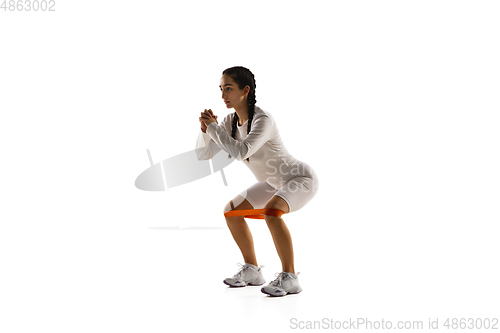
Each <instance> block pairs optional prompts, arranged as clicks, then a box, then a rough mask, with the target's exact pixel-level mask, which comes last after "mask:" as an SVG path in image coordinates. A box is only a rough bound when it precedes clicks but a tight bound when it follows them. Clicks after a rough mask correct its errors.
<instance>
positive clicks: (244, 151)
mask: <svg viewBox="0 0 500 333" xmlns="http://www.w3.org/2000/svg"><path fill="white" fill-rule="evenodd" d="M254 110H255V111H254V116H253V121H252V128H251V129H250V133H247V129H248V120H247V121H246V122H245V123H244V124H243V125H241V126H240V125H239V124H238V123H237V130H236V135H235V139H233V138H232V137H231V131H232V124H233V117H234V112H232V113H230V114H228V115H227V116H226V117H225V118H224V119H223V120H222V121H221V122H220V124H217V123H215V122H213V123H211V124H210V125H208V127H207V129H206V133H203V131H202V130H201V128H200V133H199V135H198V140H197V142H196V152H197V156H198V160H207V159H210V158H212V157H214V156H215V155H216V154H217V153H219V152H220V151H221V150H224V151H226V152H227V153H228V154H230V155H231V156H232V157H234V158H236V160H238V161H243V163H245V165H246V166H247V167H248V168H249V169H250V171H252V173H253V174H254V175H255V177H256V178H257V180H258V181H259V183H258V184H255V185H254V186H253V187H252V188H249V189H248V190H247V191H245V192H243V193H242V194H240V195H241V196H243V197H245V198H246V199H248V201H249V202H250V203H251V204H252V205H253V206H254V208H256V209H257V208H258V207H261V206H263V205H264V204H265V203H266V202H267V200H269V198H270V196H272V195H273V193H274V194H276V195H278V196H280V197H282V198H283V199H285V200H286V201H287V203H288V205H289V207H290V211H294V210H298V209H300V208H301V207H303V206H304V205H305V204H306V203H307V202H308V201H309V200H311V199H312V197H313V196H314V195H315V193H316V191H317V187H318V180H317V176H316V173H315V172H314V170H313V169H312V168H311V167H310V166H309V165H308V164H307V163H304V162H302V161H299V160H297V159H296V158H294V157H293V156H292V155H291V154H290V153H289V152H288V150H287V149H286V147H285V145H284V143H283V141H282V140H281V137H280V134H279V131H278V126H277V125H276V122H275V121H274V118H273V117H272V115H271V114H270V113H269V112H266V111H264V110H262V109H261V108H260V107H258V106H257V105H255V109H254ZM247 158H250V160H249V161H247V160H246V159H247ZM285 184H287V186H286V188H285V186H284V185H285ZM273 189H274V190H279V191H277V192H276V191H274V192H272V190H273Z"/></svg>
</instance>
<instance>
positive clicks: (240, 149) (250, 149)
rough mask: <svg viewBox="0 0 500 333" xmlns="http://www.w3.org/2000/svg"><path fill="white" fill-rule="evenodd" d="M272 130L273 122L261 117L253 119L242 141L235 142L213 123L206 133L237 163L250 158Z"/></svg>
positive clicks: (223, 129)
mask: <svg viewBox="0 0 500 333" xmlns="http://www.w3.org/2000/svg"><path fill="white" fill-rule="evenodd" d="M272 129H273V121H272V119H271V118H269V117H268V116H267V115H261V116H259V117H257V118H254V123H253V124H252V128H251V129H250V133H248V135H247V137H246V138H245V139H244V140H243V141H241V142H240V141H238V140H235V139H233V138H232V137H231V135H230V134H229V133H227V132H226V130H225V128H224V127H222V126H219V125H217V124H215V123H211V124H209V125H208V127H207V133H206V134H208V135H209V136H210V138H211V139H212V140H213V141H214V142H215V143H216V144H217V146H219V147H220V148H221V149H224V150H225V151H227V152H228V153H229V154H231V156H233V157H235V158H236V159H237V160H238V161H243V160H245V159H247V158H248V157H250V156H252V155H253V154H254V153H255V152H256V151H257V150H259V149H260V148H261V147H262V146H263V145H264V144H265V143H266V142H267V141H268V140H269V138H270V137H271V135H272Z"/></svg>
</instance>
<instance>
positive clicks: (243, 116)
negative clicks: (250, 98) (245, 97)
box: [234, 104, 248, 126]
mask: <svg viewBox="0 0 500 333" xmlns="http://www.w3.org/2000/svg"><path fill="white" fill-rule="evenodd" d="M234 110H235V111H236V114H237V115H238V123H239V125H240V126H241V125H243V124H244V123H245V122H246V121H247V120H248V105H245V104H243V105H241V106H238V107H234Z"/></svg>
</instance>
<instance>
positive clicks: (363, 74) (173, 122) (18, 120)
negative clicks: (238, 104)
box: [0, 0, 500, 333]
mask: <svg viewBox="0 0 500 333" xmlns="http://www.w3.org/2000/svg"><path fill="white" fill-rule="evenodd" d="M54 8H55V12H40V11H38V12H33V11H31V12H26V11H8V10H7V11H3V10H2V11H0V37H1V39H0V43H1V44H0V45H1V49H0V64H1V69H0V110H1V121H0V139H1V141H0V142H1V159H2V161H1V171H2V172H1V176H0V177H1V183H0V184H1V187H0V189H1V196H2V205H1V206H2V208H1V210H0V212H1V230H0V267H1V268H0V269H1V273H0V313H1V319H0V331H2V332H8V333H14V332H41V331H44V332H148V333H153V332H190V331H195V330H196V329H203V328H208V327H212V326H213V327H216V328H217V331H219V332H235V331H241V332H254V331H255V330H259V331H262V330H264V331H266V332H267V331H271V330H272V331H275V332H284V331H287V330H292V328H293V327H292V325H291V319H292V318H297V320H300V321H302V322H303V325H305V322H306V321H314V320H316V321H320V320H322V319H323V318H333V319H335V320H349V319H354V320H356V318H366V319H367V320H371V321H381V320H382V319H384V320H385V321H388V320H390V321H392V322H393V325H396V323H397V321H398V320H410V321H417V320H421V321H423V323H424V325H425V326H424V327H425V328H427V325H428V320H429V318H432V319H436V318H439V324H440V325H441V324H442V323H443V322H444V320H445V319H446V318H469V317H472V318H478V317H479V318H492V317H495V316H496V317H497V318H498V314H499V313H500V312H499V310H500V303H499V296H500V290H499V284H498V281H499V280H500V272H499V267H498V253H500V252H499V248H500V245H499V241H498V234H499V233H498V232H499V227H498V224H499V222H500V220H499V217H500V212H499V202H500V201H499V199H500V193H499V185H500V176H499V172H498V170H500V156H499V143H500V134H499V130H498V128H499V125H500V124H499V120H500V116H499V106H500V99H499V89H500V81H499V77H500V62H499V61H498V59H500V46H499V43H498V41H499V38H500V20H499V19H498V18H499V15H500V5H499V3H498V2H497V1H308V2H305V1H246V2H243V1H238V2H236V1H204V2H202V1H154V0H147V1H141V2H139V1H109V0H107V1H57V0H56V4H55V7H54ZM232 66H244V67H247V68H249V69H250V70H251V71H252V72H253V73H254V75H255V78H256V83H257V89H256V97H257V105H259V106H260V107H262V108H263V109H264V110H266V111H268V112H270V113H271V114H272V115H273V116H274V118H275V119H276V121H277V124H278V127H279V129H280V133H281V136H282V138H283V140H284V142H285V145H286V147H287V148H288V150H289V151H290V153H291V154H292V155H293V156H294V157H296V158H297V159H299V160H303V161H305V162H307V163H308V164H309V165H311V166H312V167H313V168H314V169H315V171H316V172H317V174H318V176H319V179H320V181H321V182H320V188H319V192H318V194H317V196H316V197H315V198H314V199H313V200H312V201H311V202H310V203H308V204H307V205H306V206H305V207H304V208H303V209H301V210H300V211H297V212H294V213H292V214H289V215H286V216H285V217H284V220H285V222H286V223H287V225H288V227H289V229H290V232H291V234H292V238H293V242H294V250H295V267H296V269H297V271H300V272H301V274H300V275H299V280H300V282H301V285H302V287H303V292H302V293H301V294H298V295H292V296H286V297H283V298H270V297H268V296H266V295H264V294H262V293H261V292H260V290H259V289H260V288H259V287H253V288H250V287H249V288H243V289H229V288H227V286H225V285H224V284H223V283H222V280H223V279H224V278H226V277H229V276H232V275H233V274H234V273H236V271H237V269H238V267H237V266H236V263H237V262H242V260H243V259H242V257H241V254H240V252H239V250H238V248H237V246H236V244H235V242H234V241H233V239H232V237H231V234H230V232H229V231H228V229H227V226H226V224H225V220H224V218H223V215H222V211H223V208H224V206H225V205H226V203H227V202H228V201H229V200H230V199H232V198H233V197H234V196H235V195H236V194H238V193H239V192H241V191H242V190H244V189H246V188H247V187H249V186H251V185H252V184H254V183H255V182H256V179H255V178H254V176H253V174H252V173H251V172H250V171H249V170H248V169H247V168H246V167H245V166H244V165H243V164H242V163H241V162H235V163H233V164H231V165H230V166H228V167H227V168H226V169H225V174H226V178H227V182H228V185H229V186H227V187H226V186H224V185H223V182H222V178H221V175H220V173H217V174H213V175H212V176H210V177H206V178H203V179H201V180H199V181H196V182H192V183H189V184H186V185H183V186H179V187H176V188H172V189H169V190H168V191H165V192H147V191H141V190H138V189H137V188H135V185H134V183H135V179H136V177H137V176H138V175H139V174H140V173H141V172H142V171H143V170H145V169H146V168H148V167H149V165H150V164H149V159H148V156H147V153H146V149H149V150H150V151H151V154H152V157H153V161H154V162H155V163H157V162H159V161H162V160H164V159H166V158H169V157H171V156H175V155H177V154H180V153H183V152H185V151H189V150H192V149H194V146H195V142H196V138H197V136H198V133H199V121H198V117H199V114H200V112H201V111H203V110H204V109H205V108H211V109H212V110H213V111H214V113H215V114H217V115H218V116H219V119H222V118H223V117H224V116H225V115H227V114H228V113H229V112H233V111H234V110H228V109H227V108H226V107H225V106H224V104H223V103H222V99H221V94H220V90H219V88H218V85H219V79H220V77H221V74H222V71H223V70H224V69H226V68H228V67H232ZM248 223H249V225H250V228H251V230H252V232H253V234H254V241H255V247H256V253H257V259H258V261H259V264H260V265H264V266H265V268H264V269H263V270H264V276H265V277H266V279H267V281H268V282H269V281H271V280H272V279H274V274H275V273H276V272H279V271H280V270H281V264H280V261H279V258H278V255H277V253H276V250H275V248H274V244H273V242H272V238H271V235H270V233H269V231H268V229H267V227H266V225H265V222H264V221H262V220H248ZM174 227H181V229H180V230H174V229H173V228H174ZM186 227H197V228H198V230H190V229H186V230H182V228H186ZM208 227H211V228H212V229H203V228H208ZM195 229H196V228H195ZM499 325H500V324H499ZM497 328H498V326H497ZM379 331H380V330H379ZM420 331H424V330H420Z"/></svg>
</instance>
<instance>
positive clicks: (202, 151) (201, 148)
mask: <svg viewBox="0 0 500 333" xmlns="http://www.w3.org/2000/svg"><path fill="white" fill-rule="evenodd" d="M200 123H201V128H200V132H199V134H198V140H197V141H196V148H195V150H196V156H197V157H198V160H208V159H211V158H212V157H214V156H215V155H217V153H218V152H220V151H221V148H220V147H219V146H217V144H216V143H215V141H214V140H212V139H211V138H210V136H209V135H208V134H206V128H207V127H206V125H205V124H204V122H203V119H202V118H201V117H200ZM224 123H225V120H222V121H221V125H222V126H223V128H224Z"/></svg>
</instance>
